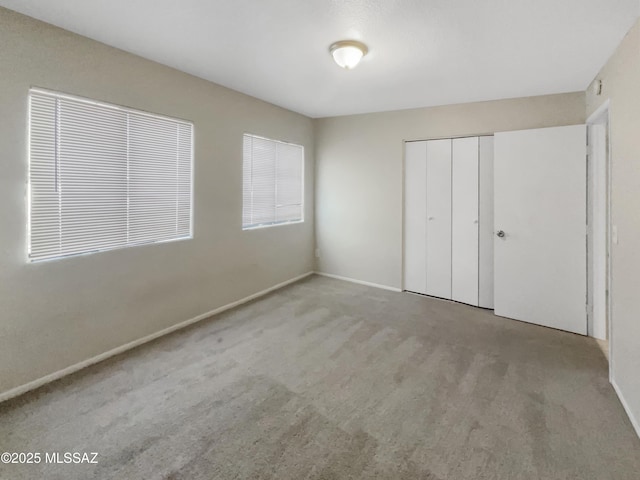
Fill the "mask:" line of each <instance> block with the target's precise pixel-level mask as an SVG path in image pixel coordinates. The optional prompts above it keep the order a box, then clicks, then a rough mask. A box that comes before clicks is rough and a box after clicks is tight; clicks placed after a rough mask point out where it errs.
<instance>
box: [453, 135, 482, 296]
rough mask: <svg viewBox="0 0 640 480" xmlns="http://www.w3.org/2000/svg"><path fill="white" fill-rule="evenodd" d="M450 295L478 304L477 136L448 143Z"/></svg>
mask: <svg viewBox="0 0 640 480" xmlns="http://www.w3.org/2000/svg"><path fill="white" fill-rule="evenodd" d="M452 149H453V150H452V156H451V160H452V177H453V181H452V185H453V187H452V188H453V190H452V196H451V198H452V208H451V211H452V219H451V221H452V226H451V298H452V299H453V300H456V301H458V302H463V303H468V304H469V305H476V306H477V305H478V137H468V138H455V139H454V140H453V145H452Z"/></svg>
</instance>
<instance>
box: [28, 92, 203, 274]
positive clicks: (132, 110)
mask: <svg viewBox="0 0 640 480" xmlns="http://www.w3.org/2000/svg"><path fill="white" fill-rule="evenodd" d="M32 93H35V94H42V95H48V96H52V97H56V98H60V99H68V100H71V101H75V102H81V103H84V104H88V105H96V106H99V107H102V108H108V109H112V110H117V111H121V112H125V113H131V114H135V115H139V116H143V117H151V118H156V119H159V120H163V121H172V122H175V123H176V124H185V125H187V126H189V128H190V133H191V139H190V142H189V153H190V158H189V168H190V175H189V185H190V191H189V193H190V195H189V234H188V235H186V236H181V237H176V238H168V239H162V240H150V241H141V242H135V243H130V244H124V245H117V246H113V247H104V248H96V249H94V250H88V251H82V252H76V253H65V254H61V255H56V256H48V257H42V258H33V257H32V256H31V253H32V242H31V236H32V206H33V205H32V178H31V174H32V152H31V149H32V138H31V133H32V119H31V115H32ZM26 183H27V191H26V196H27V205H26V206H27V222H26V230H27V231H26V240H27V241H26V252H25V253H26V258H27V263H29V264H37V263H43V262H52V261H57V260H62V259H67V258H72V257H82V256H86V255H93V254H95V253H101V252H109V251H114V250H123V249H128V248H135V247H142V246H149V245H156V244H157V245H160V244H164V243H173V242H180V241H184V240H193V239H194V236H195V234H194V229H195V227H194V219H195V216H194V207H195V125H194V123H193V122H192V121H191V120H186V119H183V118H178V117H173V116H169V115H163V114H157V113H152V112H149V111H146V110H141V109H136V108H132V107H127V106H124V105H119V104H114V103H109V102H106V101H101V100H95V99H92V98H88V97H83V96H80V95H74V94H70V93H65V92H59V91H56V90H51V89H47V88H42V87H37V86H31V87H30V88H29V91H28V94H27V182H26ZM128 200H129V196H127V201H128Z"/></svg>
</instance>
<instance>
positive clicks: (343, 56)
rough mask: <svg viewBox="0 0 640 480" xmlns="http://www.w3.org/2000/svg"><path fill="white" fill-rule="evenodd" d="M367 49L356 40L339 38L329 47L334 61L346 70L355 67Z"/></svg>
mask: <svg viewBox="0 0 640 480" xmlns="http://www.w3.org/2000/svg"><path fill="white" fill-rule="evenodd" d="M368 51H369V49H368V48H367V46H366V45H365V44H364V43H362V42H358V41H356V40H341V41H339V42H336V43H334V44H333V45H331V46H330V47H329V52H330V53H331V55H332V56H333V59H334V60H335V62H336V63H337V64H338V65H340V66H341V67H342V68H345V69H347V70H351V69H352V68H355V67H356V66H357V65H358V63H360V60H362V57H364V56H365V55H366V54H367V52H368Z"/></svg>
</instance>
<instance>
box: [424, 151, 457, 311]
mask: <svg viewBox="0 0 640 480" xmlns="http://www.w3.org/2000/svg"><path fill="white" fill-rule="evenodd" d="M427 295H433V296H434V297H441V298H449V299H450V298H451V140H448V139H447V140H429V141H427Z"/></svg>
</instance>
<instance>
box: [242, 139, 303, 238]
mask: <svg viewBox="0 0 640 480" xmlns="http://www.w3.org/2000/svg"><path fill="white" fill-rule="evenodd" d="M245 137H251V138H258V139H260V140H266V141H268V142H273V143H276V144H278V143H279V144H282V145H291V146H294V147H299V148H301V149H302V159H301V173H300V180H301V189H300V202H301V203H300V219H299V220H284V221H281V222H270V223H261V224H257V225H250V226H245V225H244V223H243V222H242V219H241V225H242V231H250V230H261V229H263V228H271V227H281V226H285V225H296V224H299V223H304V222H305V183H306V182H305V166H306V162H305V147H304V145H301V144H299V143H293V142H287V141H284V140H275V139H273V138H269V137H265V136H262V135H256V134H254V133H249V132H244V133H243V134H242V141H243V145H244V139H245ZM276 161H277V159H276ZM242 164H243V168H242V185H243V189H244V148H243V152H242ZM277 188H278V182H277V179H276V183H275V189H276V192H277ZM242 210H243V211H244V198H243V200H242ZM241 217H242V215H241Z"/></svg>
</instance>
